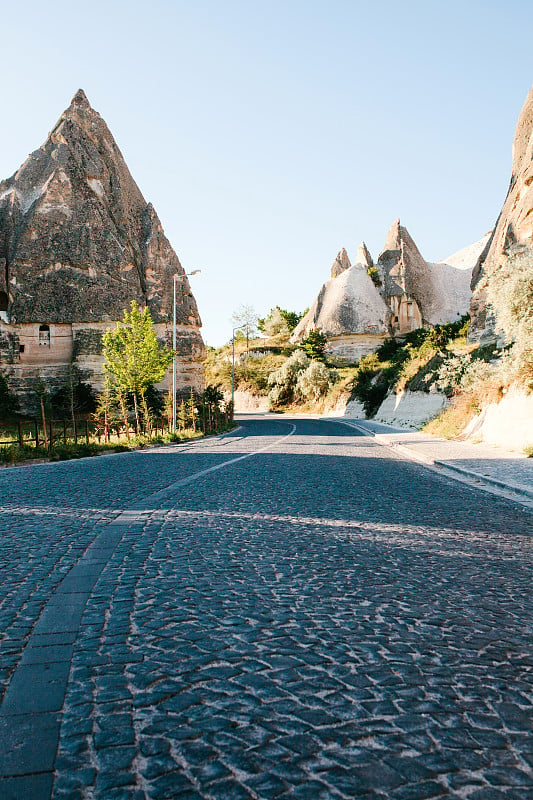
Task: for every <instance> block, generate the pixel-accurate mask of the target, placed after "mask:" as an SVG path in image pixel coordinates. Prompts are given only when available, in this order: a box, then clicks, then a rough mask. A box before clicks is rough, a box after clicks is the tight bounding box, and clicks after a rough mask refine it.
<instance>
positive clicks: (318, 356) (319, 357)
mask: <svg viewBox="0 0 533 800" xmlns="http://www.w3.org/2000/svg"><path fill="white" fill-rule="evenodd" d="M301 344H302V347H303V349H304V351H305V353H306V354H307V355H308V356H309V358H313V359H315V361H325V360H326V347H327V344H328V338H327V336H326V335H325V334H324V333H322V331H321V330H319V329H318V328H313V329H312V330H310V331H309V333H308V334H307V336H306V337H305V339H303V340H302V342H301Z"/></svg>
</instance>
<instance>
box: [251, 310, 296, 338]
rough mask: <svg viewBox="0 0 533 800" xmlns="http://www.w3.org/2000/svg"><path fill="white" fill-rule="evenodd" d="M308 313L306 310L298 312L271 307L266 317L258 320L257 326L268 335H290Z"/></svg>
mask: <svg viewBox="0 0 533 800" xmlns="http://www.w3.org/2000/svg"><path fill="white" fill-rule="evenodd" d="M306 313H307V312H306V311H304V312H303V313H302V314H298V313H297V312H296V311H287V310H286V309H285V308H280V307H279V306H276V307H275V308H271V309H270V311H269V313H268V315H267V316H266V317H264V318H263V319H259V320H258V323H257V327H258V328H259V330H260V331H261V332H262V333H264V334H265V335H266V336H287V337H288V336H290V334H291V333H292V332H293V330H294V329H295V327H296V326H297V325H298V323H299V322H300V320H301V319H302V317H303V316H304V314H306Z"/></svg>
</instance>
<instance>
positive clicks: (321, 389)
mask: <svg viewBox="0 0 533 800" xmlns="http://www.w3.org/2000/svg"><path fill="white" fill-rule="evenodd" d="M335 378H336V375H335V373H334V372H333V371H332V370H329V369H328V368H327V367H326V365H325V364H323V363H322V362H321V361H311V363H310V364H309V366H308V367H307V369H305V370H303V371H302V372H300V374H299V375H298V381H297V383H296V392H297V393H298V394H299V395H301V397H303V398H304V399H305V400H315V401H316V400H318V399H319V397H321V396H322V395H325V394H327V392H328V389H330V387H331V386H332V385H333V383H334V382H335Z"/></svg>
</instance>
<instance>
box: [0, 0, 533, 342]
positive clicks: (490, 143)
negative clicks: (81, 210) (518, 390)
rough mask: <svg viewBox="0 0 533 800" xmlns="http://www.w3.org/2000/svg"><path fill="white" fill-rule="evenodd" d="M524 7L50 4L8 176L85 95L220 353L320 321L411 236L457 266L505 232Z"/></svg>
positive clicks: (11, 139)
mask: <svg viewBox="0 0 533 800" xmlns="http://www.w3.org/2000/svg"><path fill="white" fill-rule="evenodd" d="M532 41H533V14H532V13H531V3H530V2H527V1H526V0H524V1H523V2H518V1H514V0H506V1H505V2H504V0H499V2H494V1H491V0H479V1H478V0H462V2H458V1H457V0H448V2H446V3H443V2H442V1H441V0H440V1H439V2H433V1H432V0H424V1H421V2H418V1H413V2H409V0H405V1H404V2H402V3H399V2H388V0H387V1H386V2H379V0H377V2H374V3H370V2H368V0H365V1H364V2H359V1H358V0H352V2H349V1H348V0H321V1H320V2H317V1H316V0H285V2H282V0H268V1H267V0H224V2H222V1H221V0H210V1H209V2H204V1H203V0H196V2H191V0H174V1H172V0H167V2H165V1H164V0H151V2H150V3H146V2H143V3H140V2H135V1H134V0H133V1H132V0H130V1H129V2H123V1H122V0H118V2H117V1H114V0H107V1H106V2H102V0H93V2H91V3H75V2H72V0H69V2H57V1H56V0H49V2H46V3H43V2H41V1H40V0H39V2H36V1H35V0H29V2H28V1H27V2H24V3H22V2H19V3H18V4H17V3H9V4H4V7H3V9H2V49H1V53H2V73H1V78H0V80H1V85H2V105H3V120H2V125H1V127H0V176H1V177H7V176H9V175H11V174H12V173H13V172H14V171H15V170H16V169H17V168H18V166H19V165H20V164H21V163H22V161H23V160H24V159H25V158H26V156H27V155H28V153H30V152H31V151H32V150H34V149H36V148H37V147H38V146H40V145H41V144H42V142H43V141H44V140H45V138H46V135H47V133H48V131H49V130H50V129H51V128H52V126H53V125H54V123H55V121H56V119H57V118H58V117H59V115H60V114H61V112H62V111H63V109H64V108H65V107H66V106H68V104H69V103H70V99H71V97H72V95H73V94H74V93H75V91H76V90H77V89H78V88H79V87H82V88H83V89H84V90H85V92H86V94H87V96H88V98H89V101H90V102H91V104H92V105H93V107H94V108H95V109H96V110H97V111H99V112H100V114H102V116H103V117H104V119H105V120H106V122H107V123H108V125H109V127H110V129H111V131H112V133H113V135H114V137H115V139H116V141H117V144H118V146H119V147H120V149H121V150H122V152H123V154H124V157H125V159H126V162H127V163H128V165H129V168H130V170H131V172H132V174H133V177H134V178H135V180H136V181H137V183H138V185H139V187H140V189H141V191H142V192H143V194H144V196H145V198H146V199H147V200H150V201H152V202H153V204H154V206H155V208H156V210H157V212H158V214H159V216H160V218H161V221H162V223H163V227H164V229H165V232H166V234H167V236H168V237H169V239H170V241H171V243H172V245H173V246H174V249H175V250H176V252H177V253H178V256H179V257H180V260H181V262H182V264H183V266H184V268H185V269H186V270H191V269H193V268H201V269H202V274H201V275H199V276H197V277H195V278H193V279H192V281H193V290H194V293H195V296H196V298H197V300H198V304H199V308H200V313H201V315H202V318H203V322H204V329H203V333H204V338H205V339H206V341H207V342H208V343H209V344H213V345H218V344H220V343H222V342H223V341H225V340H227V339H228V338H229V337H230V335H231V322H230V318H231V314H232V312H233V311H234V310H235V308H237V307H238V306H239V305H240V304H251V305H253V306H254V307H255V308H256V309H257V311H258V312H260V313H264V312H266V311H267V310H268V309H269V308H270V307H272V306H274V305H276V304H279V305H281V306H282V307H285V308H289V309H293V310H302V309H303V308H304V307H305V306H307V305H309V304H310V302H311V301H312V300H313V298H314V297H315V295H316V293H317V291H318V289H319V287H320V285H321V283H322V282H323V281H324V280H325V279H326V278H327V277H328V275H329V267H330V265H331V262H332V261H333V259H334V257H335V255H336V253H337V251H338V250H339V249H340V248H341V247H346V248H347V250H348V252H349V254H350V255H351V256H352V257H353V256H354V255H355V251H356V248H357V245H358V243H359V241H360V240H361V239H364V240H365V241H366V242H367V244H368V246H369V248H370V251H371V253H372V255H373V256H374V258H376V257H377V255H378V254H379V251H380V249H381V247H382V245H383V242H384V239H385V235H386V232H387V230H388V228H389V226H390V225H391V223H392V222H393V220H394V219H395V218H397V217H400V218H401V220H402V224H404V225H406V227H407V228H408V229H409V231H410V233H411V235H412V236H413V238H414V240H415V242H416V243H417V244H418V246H419V248H420V249H421V251H422V253H423V255H424V256H425V257H426V258H427V259H428V260H438V259H441V258H444V257H446V256H447V255H449V254H451V253H453V252H454V251H456V250H459V249H460V248H461V247H463V246H465V245H467V244H470V243H471V242H473V241H475V240H476V239H478V238H480V237H481V236H482V235H483V233H485V232H486V231H487V230H488V229H489V228H491V227H492V225H493V224H494V222H495V219H496V217H497V215H498V212H499V210H500V208H501V205H502V203H503V200H504V197H505V194H506V191H507V187H508V182H509V178H510V167H511V146H512V138H513V132H514V127H515V124H516V120H517V117H518V114H519V112H520V108H521V106H522V104H523V102H524V100H525V97H526V95H527V92H528V90H529V88H530V86H531V84H532V82H533V48H532V47H531V42H532Z"/></svg>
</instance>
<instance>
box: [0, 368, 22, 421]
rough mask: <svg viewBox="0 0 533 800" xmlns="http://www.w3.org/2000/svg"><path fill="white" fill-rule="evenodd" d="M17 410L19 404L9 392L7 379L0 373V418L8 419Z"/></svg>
mask: <svg viewBox="0 0 533 800" xmlns="http://www.w3.org/2000/svg"><path fill="white" fill-rule="evenodd" d="M18 410H19V403H18V400H17V398H16V397H15V395H14V394H13V393H12V392H11V390H10V388H9V384H8V382H7V378H6V377H5V375H2V374H1V373H0V417H1V418H2V419H8V418H9V417H11V416H13V415H14V414H16V413H17V411H18Z"/></svg>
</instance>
